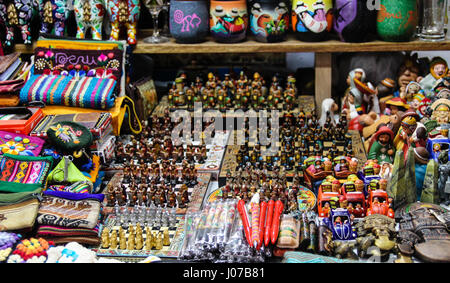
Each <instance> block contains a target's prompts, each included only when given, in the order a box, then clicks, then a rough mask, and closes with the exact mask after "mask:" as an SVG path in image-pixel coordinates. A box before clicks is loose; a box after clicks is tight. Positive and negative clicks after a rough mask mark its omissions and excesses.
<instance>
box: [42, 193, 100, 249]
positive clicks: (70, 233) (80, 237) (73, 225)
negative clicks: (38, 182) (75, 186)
mask: <svg viewBox="0 0 450 283" xmlns="http://www.w3.org/2000/svg"><path fill="white" fill-rule="evenodd" d="M103 198H104V195H103V194H89V193H72V192H63V191H50V190H47V191H45V192H44V193H43V201H42V202H41V205H40V207H39V211H38V217H37V222H38V229H37V236H38V237H42V238H44V239H46V240H49V241H53V242H54V243H55V244H64V243H69V242H78V243H80V244H86V245H92V246H98V245H99V244H100V237H99V233H98V230H99V220H100V215H101V214H100V211H101V205H102V202H103Z"/></svg>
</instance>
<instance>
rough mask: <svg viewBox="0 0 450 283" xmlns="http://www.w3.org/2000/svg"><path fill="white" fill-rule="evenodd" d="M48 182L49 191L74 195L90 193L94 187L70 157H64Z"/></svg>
mask: <svg viewBox="0 0 450 283" xmlns="http://www.w3.org/2000/svg"><path fill="white" fill-rule="evenodd" d="M47 182H48V186H49V187H48V190H55V191H66V192H72V193H90V192H92V189H93V187H94V185H93V184H92V182H91V181H90V180H89V179H88V178H87V177H86V176H84V174H83V173H81V171H80V170H79V169H78V168H77V166H75V164H73V163H72V160H71V159H70V158H69V157H68V156H64V157H63V158H62V159H61V161H60V162H59V163H58V165H56V167H55V168H54V169H53V170H52V172H50V174H48V177H47ZM56 185H62V186H56Z"/></svg>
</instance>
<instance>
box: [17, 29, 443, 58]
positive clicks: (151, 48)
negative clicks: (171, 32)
mask: <svg viewBox="0 0 450 283" xmlns="http://www.w3.org/2000/svg"><path fill="white" fill-rule="evenodd" d="M150 34H151V33H150V32H149V31H147V30H145V31H144V32H142V33H141V38H140V39H139V40H138V44H137V45H136V47H135V49H134V51H133V52H134V53H140V54H144V53H146V54H184V53H195V54H200V53H287V52H289V53H291V52H292V53H295V52H315V53H336V52H389V51H392V52H393V51H433V50H450V40H445V41H440V42H424V41H419V40H415V41H410V42H384V41H371V42H364V43H346V42H341V41H338V40H329V41H324V42H303V41H299V40H297V39H296V38H295V35H293V34H290V35H289V36H288V38H287V40H286V41H284V42H279V43H262V42H257V41H255V40H254V39H253V37H251V36H249V37H248V39H247V40H246V41H244V42H241V43H233V44H227V43H217V42H214V41H213V40H212V39H211V38H208V39H207V41H205V42H203V43H197V44H181V43H176V42H175V40H174V39H173V38H171V39H170V42H167V43H160V44H151V43H145V42H144V41H143V38H144V37H146V36H149V35H150ZM34 46H35V45H31V46H26V45H24V44H16V46H15V50H16V51H18V52H20V53H24V54H31V53H33V52H34Z"/></svg>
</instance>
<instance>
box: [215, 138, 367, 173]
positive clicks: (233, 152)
mask: <svg viewBox="0 0 450 283" xmlns="http://www.w3.org/2000/svg"><path fill="white" fill-rule="evenodd" d="M349 133H350V134H351V137H352V149H353V155H354V156H355V157H356V158H357V159H358V170H359V169H360V168H362V167H363V165H364V163H365V162H366V161H367V155H366V151H365V149H364V144H363V142H362V139H361V135H360V134H359V132H358V131H349ZM333 143H336V147H337V149H338V150H339V151H341V152H344V150H345V142H344V141H334V142H333V141H325V142H324V143H323V154H324V155H326V154H328V151H329V150H330V148H331V147H332V145H333ZM276 145H277V146H278V148H279V151H278V153H279V154H280V153H281V142H277V144H276ZM248 146H249V154H251V153H252V149H253V147H254V144H253V143H251V142H249V143H248ZM295 146H296V147H299V146H300V143H299V142H296V143H295ZM239 148H240V146H238V145H229V146H228V147H227V149H226V151H225V156H224V160H223V162H222V168H221V170H220V174H219V179H223V178H226V175H227V172H230V173H231V175H232V176H234V175H235V172H236V168H237V167H238V165H239V164H237V162H236V156H237V155H238V152H239ZM313 149H314V147H313V146H312V145H309V150H310V152H313ZM264 150H266V147H265V146H261V152H263V151H264ZM285 172H286V176H287V177H293V176H294V173H295V170H289V171H288V170H285Z"/></svg>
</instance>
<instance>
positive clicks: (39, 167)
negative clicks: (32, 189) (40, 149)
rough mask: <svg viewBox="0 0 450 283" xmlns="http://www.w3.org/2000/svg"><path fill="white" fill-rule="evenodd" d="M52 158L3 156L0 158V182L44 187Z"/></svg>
mask: <svg viewBox="0 0 450 283" xmlns="http://www.w3.org/2000/svg"><path fill="white" fill-rule="evenodd" d="M52 162H53V158H51V157H34V156H19V155H10V154H6V153H5V154H3V155H2V156H0V174H1V175H0V181H4V182H14V183H22V184H40V185H44V184H45V183H46V180H47V175H48V173H49V171H50V169H51V167H52Z"/></svg>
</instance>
